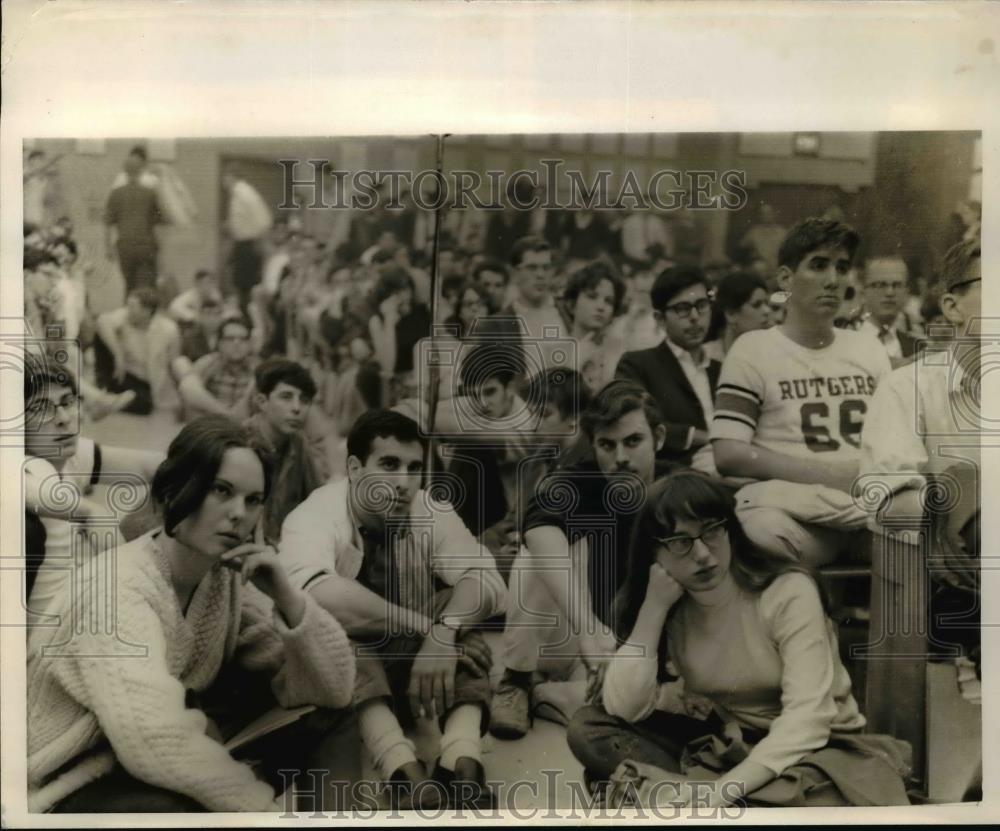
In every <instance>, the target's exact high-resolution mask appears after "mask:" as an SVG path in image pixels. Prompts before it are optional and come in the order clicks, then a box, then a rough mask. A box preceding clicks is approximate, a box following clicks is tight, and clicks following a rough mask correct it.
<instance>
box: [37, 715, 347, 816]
mask: <svg viewBox="0 0 1000 831" xmlns="http://www.w3.org/2000/svg"><path fill="white" fill-rule="evenodd" d="M360 747H361V738H360V736H359V734H358V725H357V721H356V720H355V719H354V714H353V712H352V711H351V710H316V711H315V712H313V713H310V714H309V715H307V716H305V717H303V718H301V719H299V721H297V722H295V723H294V724H291V725H289V726H288V727H285V728H282V729H281V730H278V731H276V732H275V733H272V734H270V735H268V736H264V737H262V738H260V739H258V740H257V741H255V742H251V743H250V744H248V745H246V746H244V747H241V748H240V749H239V750H237V751H236V752H235V754H234V755H235V757H236V758H237V759H239V758H245V759H253V760H254V762H253V763H252V767H253V769H254V772H255V773H256V774H257V777H258V778H259V779H262V780H263V781H265V782H267V783H268V784H269V785H271V787H272V788H274V790H275V793H277V794H279V795H280V794H281V793H283V792H285V791H286V788H288V787H289V786H290V785H292V783H293V782H294V794H295V796H296V797H297V798H298V799H299V803H298V804H299V806H300V808H301V810H303V811H310V812H312V811H316V810H320V811H327V812H336V811H342V810H349V809H350V808H351V807H353V806H354V795H353V793H352V788H351V785H352V784H353V783H355V782H359V781H360V780H361V756H360V752H359V751H360ZM282 770H284V775H282V774H281V773H279V771H282ZM290 771H302V773H301V774H299V775H295V774H293V773H291V772H290ZM309 771H312V772H313V773H309ZM317 772H322V773H317ZM286 777H287V778H286ZM283 807H284V808H285V810H286V811H292V810H294V809H295V804H294V803H293V802H292V800H291V798H289V800H288V804H287V805H283ZM52 811H53V813H56V814H104V813H108V814H115V813H204V812H206V811H207V809H206V808H205V807H204V806H203V805H201V804H200V803H199V802H197V801H195V800H194V799H192V798H191V797H189V796H185V795H184V794H181V793H177V792H175V791H170V790H166V789H164V788H158V787H156V786H154V785H150V784H148V783H147V782H143V781H142V780H140V779H136V778H135V777H134V776H132V775H130V774H129V773H128V772H127V771H126V770H125V769H124V768H123V767H122V766H121V765H116V766H115V769H114V770H113V771H112V772H111V773H109V774H107V775H106V776H102V777H101V778H100V779H97V780H95V781H93V782H91V783H90V784H88V785H84V786H83V787H82V788H80V790H78V791H76V792H74V793H72V794H70V795H69V796H68V797H66V798H65V799H64V800H62V801H61V802H60V803H59V804H58V805H56V806H55V807H54V808H53V809H52Z"/></svg>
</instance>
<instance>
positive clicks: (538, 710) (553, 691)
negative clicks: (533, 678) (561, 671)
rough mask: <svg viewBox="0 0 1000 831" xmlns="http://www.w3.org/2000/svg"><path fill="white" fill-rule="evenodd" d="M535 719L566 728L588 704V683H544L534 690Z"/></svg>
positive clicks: (533, 709) (533, 708)
mask: <svg viewBox="0 0 1000 831" xmlns="http://www.w3.org/2000/svg"><path fill="white" fill-rule="evenodd" d="M533 698H534V706H533V707H532V710H531V713H532V715H533V716H534V717H535V718H540V719H543V720H544V721H551V722H554V723H555V724H561V725H562V726H563V727H566V726H567V725H568V724H569V720H570V719H571V718H572V717H573V714H574V713H576V711H577V710H579V709H580V708H581V707H583V706H585V705H586V703H587V700H586V699H587V682H586V681H543V682H542V683H541V684H536V685H535V689H534V695H533Z"/></svg>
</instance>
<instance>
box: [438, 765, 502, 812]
mask: <svg viewBox="0 0 1000 831" xmlns="http://www.w3.org/2000/svg"><path fill="white" fill-rule="evenodd" d="M434 781H436V782H438V783H439V784H440V785H441V787H443V788H444V791H445V793H446V794H448V807H449V808H451V809H456V808H466V809H470V810H471V809H478V810H481V811H488V810H490V809H492V808H494V807H495V805H496V795H495V794H494V793H493V791H492V790H491V789H490V787H489V786H488V785H487V784H486V771H485V770H484V769H483V766H482V763H480V762H479V761H478V760H477V759H473V758H471V757H469V756H462V757H460V758H459V760H458V761H457V762H456V763H455V770H454V771H450V770H448V769H447V768H446V767H442V765H441V762H440V760H439V761H438V762H437V764H436V765H435V766H434Z"/></svg>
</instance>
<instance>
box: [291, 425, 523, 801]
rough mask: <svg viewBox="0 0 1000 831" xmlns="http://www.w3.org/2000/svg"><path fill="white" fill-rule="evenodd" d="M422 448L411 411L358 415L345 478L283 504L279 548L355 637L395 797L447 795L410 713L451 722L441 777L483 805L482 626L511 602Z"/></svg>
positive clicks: (363, 686)
mask: <svg viewBox="0 0 1000 831" xmlns="http://www.w3.org/2000/svg"><path fill="white" fill-rule="evenodd" d="M425 451H426V439H425V438H424V437H423V435H422V434H421V432H420V428H419V427H418V425H417V423H416V422H415V421H413V420H412V419H410V418H408V417H407V416H405V415H402V414H401V413H397V412H393V411H389V410H371V411H369V412H366V413H364V414H363V415H361V416H360V417H359V418H358V420H357V421H356V422H355V423H354V425H353V426H352V428H351V430H350V433H349V434H348V437H347V456H348V458H347V478H346V479H343V480H340V481H338V482H335V483H331V484H328V485H325V486H324V487H321V488H318V489H317V490H315V491H313V492H312V494H310V496H309V498H308V499H306V501H305V502H303V503H302V504H301V505H299V507H298V508H296V509H295V510H294V511H292V512H291V513H290V514H289V515H288V517H287V518H286V519H285V523H284V526H283V527H282V531H281V553H282V558H283V559H284V561H285V562H286V563H287V564H288V569H289V573H290V575H291V577H292V581H293V583H294V584H295V585H297V586H301V587H302V588H304V589H306V590H307V591H308V593H309V594H310V595H312V596H313V597H314V598H315V599H316V600H317V601H318V602H319V603H320V605H321V606H323V607H324V608H326V609H329V610H330V611H331V612H333V611H334V610H336V615H337V618H338V620H340V621H341V622H342V623H343V624H344V626H345V628H346V629H347V631H348V633H349V634H350V635H351V637H352V639H354V640H355V641H357V642H358V643H359V649H358V684H357V686H356V689H355V692H354V703H355V706H356V708H357V711H358V718H359V722H360V728H361V733H362V738H363V740H364V743H365V745H366V746H367V748H368V750H369V752H370V753H371V755H372V757H373V760H374V763H375V766H376V768H377V770H378V771H379V773H380V775H381V776H383V777H384V778H385V779H386V780H388V781H389V783H390V785H391V786H392V787H391V788H390V794H391V797H392V800H393V804H394V805H396V806H408V805H418V806H424V807H429V806H430V805H433V804H437V803H438V802H439V801H440V798H441V788H440V787H435V786H433V785H434V783H432V782H429V781H428V779H427V776H426V772H425V770H424V767H423V765H422V764H421V763H420V762H419V761H418V760H417V757H416V754H415V752H414V745H413V743H412V742H411V741H410V740H409V739H407V737H406V736H405V734H404V732H403V727H402V725H401V722H400V719H402V720H403V721H404V722H408V716H412V717H413V718H421V717H423V718H427V719H435V718H436V719H438V720H439V721H440V723H441V725H442V727H443V736H442V739H441V748H440V749H441V755H440V759H439V761H438V763H437V766H436V768H435V770H434V773H433V778H434V782H436V783H437V785H438V786H443V787H444V789H445V792H446V794H447V796H448V799H449V801H450V802H451V803H452V804H453V805H455V806H460V805H471V804H483V802H488V801H491V799H492V795H491V793H490V792H489V790H488V788H487V787H486V784H485V772H484V770H483V765H482V748H481V745H480V737H481V736H482V734H483V733H484V732H485V730H486V726H487V725H488V724H489V705H490V682H489V668H490V666H491V664H492V656H491V654H490V650H489V648H488V647H487V646H486V643H485V641H484V640H483V639H482V635H481V634H480V633H479V632H478V631H477V629H478V628H479V627H480V624H481V623H482V622H483V621H485V620H488V619H489V618H491V617H493V616H495V615H496V614H499V613H500V612H502V611H503V610H504V608H505V606H506V600H507V591H506V587H505V586H504V584H503V580H502V579H501V578H500V575H499V574H497V571H496V566H495V564H494V561H493V557H492V556H491V555H490V553H489V551H487V550H486V549H485V548H484V547H482V546H481V545H480V544H479V543H478V542H477V541H476V539H475V537H473V536H472V534H471V533H470V532H469V530H468V529H467V528H466V527H465V525H464V524H463V523H462V521H461V520H460V519H459V518H458V516H457V515H456V514H455V512H454V511H453V510H452V508H451V506H450V505H449V504H447V503H446V502H441V501H438V500H436V499H434V498H433V496H432V495H431V494H430V493H429V492H428V491H425V490H422V489H421V487H420V477H421V474H422V471H423V466H424V454H425Z"/></svg>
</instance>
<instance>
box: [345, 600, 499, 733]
mask: <svg viewBox="0 0 1000 831" xmlns="http://www.w3.org/2000/svg"><path fill="white" fill-rule="evenodd" d="M450 597H451V589H443V590H441V591H439V592H437V593H436V594H435V596H434V613H435V615H437V614H440V613H441V610H442V609H443V608H444V607H445V605H446V604H447V602H448V600H449V598H450ZM461 642H462V641H461V637H460V638H459V640H458V645H459V647H461ZM423 643H424V638H423V636H421V635H400V636H397V637H393V638H391V639H389V640H386V641H384V642H380V643H377V644H358V646H357V648H356V651H355V657H356V665H357V680H356V682H355V684H354V704H355V706H357V705H360V704H363V703H364V702H366V701H371V700H373V699H377V698H386V699H389V701H390V702H391V703H392V705H393V709H394V711H395V713H396V716H397V718H399V721H400V723H401V724H402V725H403V726H409V725H411V724H412V723H413V717H412V713H411V710H410V704H409V700H408V698H407V695H406V692H407V689H408V688H409V685H410V670H411V669H412V668H413V659H414V657H415V656H416V654H417V653H418V652H419V651H420V648H421V647H422V646H423ZM492 699H493V692H492V690H491V689H490V679H489V677H488V676H486V675H483V676H479V675H476V674H475V673H474V672H472V670H470V669H469V668H468V667H466V666H465V664H463V663H459V664H458V666H457V668H456V670H455V697H454V705H453V706H454V707H459V706H460V705H462V704H475V705H476V706H478V707H479V708H480V709H481V710H482V712H483V717H482V721H481V722H480V734H482V735H485V733H486V728H487V727H488V726H489V723H490V702H491V701H492ZM446 716H447V714H445V716H444V717H442V719H441V723H442V728H443V725H444V718H445V717H446Z"/></svg>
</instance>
